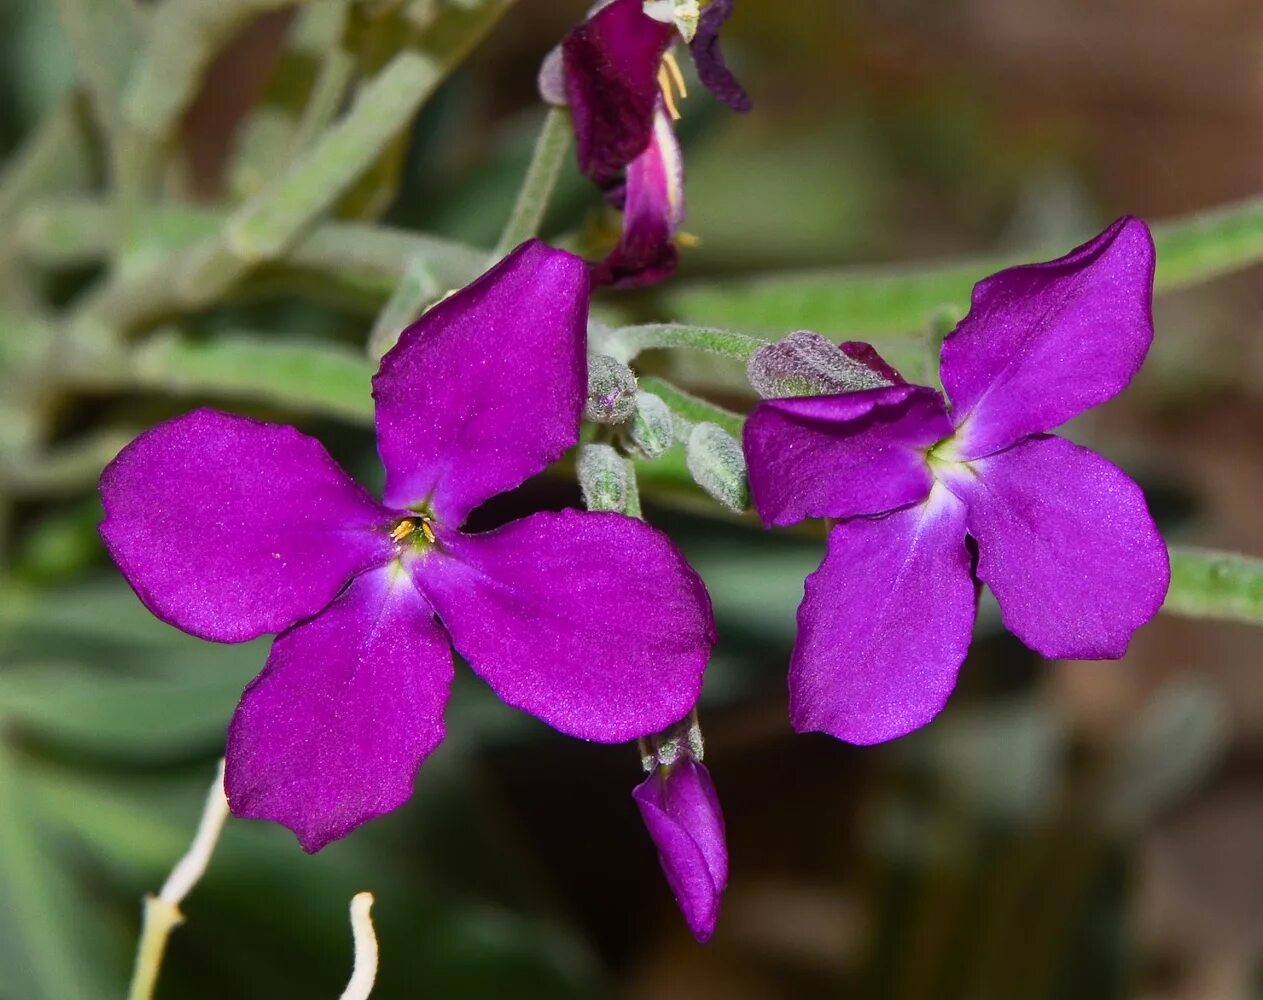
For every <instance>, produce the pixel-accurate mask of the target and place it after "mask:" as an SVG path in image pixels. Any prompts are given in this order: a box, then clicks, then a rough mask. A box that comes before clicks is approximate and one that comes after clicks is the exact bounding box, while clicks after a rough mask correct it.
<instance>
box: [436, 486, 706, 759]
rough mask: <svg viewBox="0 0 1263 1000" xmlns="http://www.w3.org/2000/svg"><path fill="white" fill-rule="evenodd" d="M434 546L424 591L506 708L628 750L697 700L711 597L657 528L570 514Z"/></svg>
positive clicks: (446, 536) (454, 536) (613, 517)
mask: <svg viewBox="0 0 1263 1000" xmlns="http://www.w3.org/2000/svg"><path fill="white" fill-rule="evenodd" d="M439 543H440V547H439V549H437V550H435V551H433V552H431V553H430V554H428V555H427V556H424V557H422V558H421V559H419V560H417V562H416V563H415V564H414V567H413V573H414V578H415V579H416V581H417V586H418V587H419V589H420V590H421V592H422V593H424V594H425V595H426V597H427V598H428V599H429V601H430V603H431V604H433V605H434V608H435V610H436V611H437V612H438V614H439V617H440V618H441V619H442V620H443V624H444V625H446V626H447V629H448V631H449V632H450V633H451V636H452V644H453V645H454V646H455V647H456V649H457V651H458V652H460V654H461V655H462V656H464V657H465V659H467V660H468V661H469V665H470V666H471V667H473V669H474V670H475V671H476V672H477V673H478V675H479V676H481V677H482V678H483V679H484V680H485V681H487V683H488V684H490V685H491V687H492V688H493V689H495V692H496V694H498V695H499V696H500V697H501V698H502V699H503V700H504V701H506V702H508V704H510V705H513V706H515V707H517V708H520V709H523V710H524V711H527V712H530V713H531V714H532V715H535V716H538V717H539V718H541V719H543V720H544V721H545V722H547V723H548V724H549V725H551V726H553V727H555V728H557V729H560V730H561V731H562V732H564V733H569V734H570V735H572V736H578V737H580V738H581V739H588V740H598V741H599V742H602V743H619V742H622V741H623V740H630V739H635V738H636V737H639V736H643V735H645V734H646V733H651V732H657V731H658V730H661V729H665V728H666V727H667V726H669V725H670V724H672V723H673V722H676V721H678V720H679V719H681V718H683V717H684V716H685V715H687V714H688V711H689V709H690V708H692V707H693V704H694V703H695V702H696V701H697V695H698V693H699V691H700V689H701V685H702V671H703V670H704V669H705V667H706V661H707V658H708V657H709V655H710V648H711V646H712V645H713V643H714V641H715V633H714V620H713V618H712V616H711V609H710V599H709V597H708V596H707V594H706V588H705V587H704V586H703V585H702V581H701V580H700V579H699V578H698V576H697V574H696V573H694V572H693V570H692V569H691V568H690V567H689V565H688V563H686V562H685V561H684V557H683V556H681V555H680V553H679V552H678V551H677V550H676V548H675V546H674V545H672V544H671V541H670V539H668V538H667V536H666V535H664V534H662V532H660V531H656V530H655V529H653V528H651V527H649V526H648V525H647V524H644V523H642V522H640V521H636V520H633V519H631V518H628V517H623V516H622V515H621V514H605V513H583V512H580V511H574V510H565V511H561V512H560V513H541V514H534V515H532V516H530V517H526V518H523V519H522V520H520V521H515V522H513V523H512V524H508V525H505V526H504V527H502V528H498V529H496V530H495V531H489V532H486V533H484V534H479V535H461V534H458V533H456V532H451V533H441V534H440V536H439Z"/></svg>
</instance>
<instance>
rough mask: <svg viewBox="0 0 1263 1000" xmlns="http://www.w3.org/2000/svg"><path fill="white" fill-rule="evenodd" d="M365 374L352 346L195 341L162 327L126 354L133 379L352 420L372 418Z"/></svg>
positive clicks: (237, 338)
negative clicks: (130, 357) (129, 356)
mask: <svg viewBox="0 0 1263 1000" xmlns="http://www.w3.org/2000/svg"><path fill="white" fill-rule="evenodd" d="M372 374H373V369H372V366H371V364H370V363H369V361H368V360H367V359H366V358H365V357H364V356H363V355H361V354H359V353H356V352H352V351H348V350H344V349H341V348H336V347H330V346H327V345H320V344H317V343H314V342H301V341H276V340H275V339H273V340H264V339H263V338H262V337H261V336H260V337H252V336H249V335H246V334H239V335H228V336H220V337H216V338H215V339H214V340H205V341H202V340H195V339H192V338H190V337H186V336H183V335H181V334H176V333H168V334H165V335H162V336H158V337H155V338H154V339H153V340H151V341H149V342H148V343H146V344H145V345H144V346H143V347H141V348H140V349H139V350H137V352H136V353H135V355H134V377H135V379H136V380H137V381H138V382H139V383H140V384H141V385H145V386H152V387H154V388H158V389H162V390H164V391H167V392H175V393H182V394H188V395H207V394H211V395H214V394H220V395H224V396H228V397H233V398H243V399H250V400H256V401H262V402H269V403H274V404H277V405H280V406H287V407H293V408H295V409H298V410H301V411H303V412H307V413H320V414H327V415H329V416H333V417H340V418H342V419H345V420H349V421H351V422H353V423H367V422H369V421H371V420H372V417H373V400H372V396H371V389H370V384H371V379H372Z"/></svg>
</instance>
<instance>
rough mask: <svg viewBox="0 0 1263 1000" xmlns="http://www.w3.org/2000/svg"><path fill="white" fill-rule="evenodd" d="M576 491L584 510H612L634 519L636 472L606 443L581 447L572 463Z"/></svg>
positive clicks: (638, 508) (636, 505) (637, 511)
mask: <svg viewBox="0 0 1263 1000" xmlns="http://www.w3.org/2000/svg"><path fill="white" fill-rule="evenodd" d="M576 466H577V471H578V475H579V489H580V490H582V491H583V504H584V506H585V507H587V509H588V510H612V511H616V512H617V513H619V514H629V515H631V516H633V517H637V516H639V514H640V504H639V502H638V501H637V500H636V470H635V469H634V468H633V467H632V464H631V462H629V461H627V459H625V458H624V457H623V456H622V455H620V454H619V453H618V452H617V451H615V450H614V449H613V448H611V447H610V446H609V445H608V444H585V445H584V446H583V447H582V448H580V449H579V458H578V461H577V462H576Z"/></svg>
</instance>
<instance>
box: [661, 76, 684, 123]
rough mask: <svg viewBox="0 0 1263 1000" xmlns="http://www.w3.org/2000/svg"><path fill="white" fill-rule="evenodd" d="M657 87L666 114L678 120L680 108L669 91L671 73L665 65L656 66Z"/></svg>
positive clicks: (673, 119)
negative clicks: (660, 92) (664, 105)
mask: <svg viewBox="0 0 1263 1000" xmlns="http://www.w3.org/2000/svg"><path fill="white" fill-rule="evenodd" d="M658 89H659V90H661V91H662V100H663V103H665V104H666V106H667V114H669V115H670V116H671V120H672V121H677V122H678V121H679V120H680V109H679V108H677V107H676V106H675V95H673V94H672V93H671V74H670V73H669V72H668V71H667V68H666V66H665V65H662V66H659V67H658Z"/></svg>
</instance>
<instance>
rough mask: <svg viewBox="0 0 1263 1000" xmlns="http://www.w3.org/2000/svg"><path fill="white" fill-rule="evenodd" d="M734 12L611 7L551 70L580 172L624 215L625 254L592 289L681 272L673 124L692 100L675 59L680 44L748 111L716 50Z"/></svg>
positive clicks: (679, 178) (545, 86)
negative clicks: (680, 104) (570, 121)
mask: <svg viewBox="0 0 1263 1000" xmlns="http://www.w3.org/2000/svg"><path fill="white" fill-rule="evenodd" d="M731 13H732V0H712V2H709V3H705V4H700V5H699V3H698V2H697V0H648V2H646V0H613V2H612V3H607V4H605V5H603V6H600V7H599V8H598V9H597V10H595V11H594V12H593V13H592V14H591V15H590V16H589V17H588V18H587V19H586V20H585V21H583V22H581V23H580V24H579V25H577V26H576V27H575V28H574V29H572V30H571V31H570V33H569V34H568V35H567V36H566V38H565V40H564V41H563V42H562V44H561V46H560V47H559V48H558V49H557V50H555V52H554V53H553V54H552V55H550V57H549V58H548V59H547V60H546V61H545V64H544V69H543V70H542V71H541V74H540V90H541V93H542V94H543V96H544V98H545V99H546V100H548V101H550V102H552V103H556V104H568V105H569V106H570V107H571V109H572V112H573V115H574V130H575V144H576V147H577V151H578V158H579V167H580V169H581V170H582V171H583V172H584V173H585V174H586V175H587V176H589V177H590V178H592V180H594V181H595V182H596V183H597V184H599V185H600V186H601V187H602V188H603V189H604V190H605V192H606V195H607V197H608V198H609V200H610V201H611V202H612V203H613V204H614V205H615V206H616V207H618V208H621V209H622V210H623V213H624V217H623V233H622V237H621V238H620V240H619V243H618V246H617V247H616V248H615V249H614V251H613V252H612V253H611V254H610V255H609V256H608V257H607V258H606V259H605V260H603V261H600V262H598V263H596V264H594V265H593V267H592V280H593V283H594V284H597V285H613V286H616V287H631V286H635V285H647V284H652V283H654V282H657V281H660V280H662V279H663V278H665V277H666V276H667V275H669V274H670V273H671V272H672V271H673V270H674V269H675V265H676V257H677V254H676V247H675V237H676V232H677V230H678V229H679V226H680V222H681V221H682V220H683V218H684V168H683V163H682V160H681V157H680V147H679V143H678V142H677V141H676V138H675V131H674V128H673V127H672V124H671V120H672V119H673V118H676V117H678V116H679V112H678V110H677V109H676V104H675V95H676V94H677V93H678V94H679V95H680V96H684V93H685V91H684V79H683V76H682V75H681V73H680V68H679V65H678V64H677V63H676V61H675V57H674V56H673V55H672V54H671V51H670V50H671V47H672V45H673V43H674V42H675V39H676V37H677V34H678V35H681V36H682V37H683V38H684V39H685V40H686V41H687V42H689V43H690V48H691V51H692V53H693V60H694V64H695V65H696V67H697V73H698V77H699V78H700V79H701V81H702V82H703V84H705V85H706V86H707V87H709V88H710V89H711V90H712V91H713V92H714V93H715V94H716V95H717V96H718V97H719V98H720V99H721V100H723V101H725V102H726V103H728V104H729V105H730V106H732V107H733V108H736V109H737V110H739V111H748V110H749V108H750V99H749V97H748V96H747V94H746V92H745V91H744V90H743V89H742V88H741V85H740V84H739V83H737V81H736V78H735V77H734V76H733V75H732V73H731V72H730V71H729V70H728V68H727V66H726V65H725V63H724V59H723V53H722V51H721V50H720V47H719V33H720V28H721V26H722V25H723V23H724V22H725V21H726V20H727V19H728V17H729V16H730V15H731ZM624 172H625V176H624Z"/></svg>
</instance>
